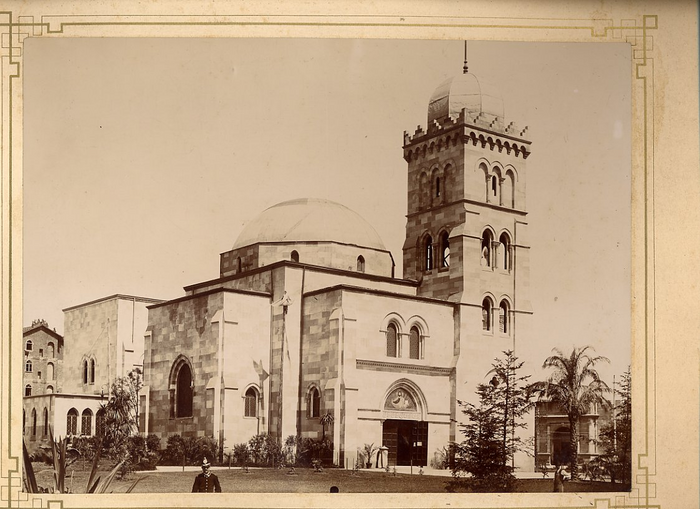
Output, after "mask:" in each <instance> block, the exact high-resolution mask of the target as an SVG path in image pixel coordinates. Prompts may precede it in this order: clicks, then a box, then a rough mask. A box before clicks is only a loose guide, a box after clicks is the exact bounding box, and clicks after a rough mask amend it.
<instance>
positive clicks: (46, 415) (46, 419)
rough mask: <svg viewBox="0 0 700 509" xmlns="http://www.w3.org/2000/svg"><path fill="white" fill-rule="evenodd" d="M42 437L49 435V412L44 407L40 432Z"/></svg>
mask: <svg viewBox="0 0 700 509" xmlns="http://www.w3.org/2000/svg"><path fill="white" fill-rule="evenodd" d="M41 434H42V436H46V435H48V434H49V411H48V410H47V409H46V407H44V427H43V429H42V430H41Z"/></svg>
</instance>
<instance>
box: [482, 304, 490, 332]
mask: <svg viewBox="0 0 700 509" xmlns="http://www.w3.org/2000/svg"><path fill="white" fill-rule="evenodd" d="M481 328H482V329H483V330H484V331H490V330H491V299H489V298H488V297H486V298H485V299H484V300H483V302H482V303H481Z"/></svg>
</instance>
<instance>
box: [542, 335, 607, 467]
mask: <svg viewBox="0 0 700 509" xmlns="http://www.w3.org/2000/svg"><path fill="white" fill-rule="evenodd" d="M589 349H590V350H593V348H592V347H590V346H585V347H583V348H580V349H578V348H576V347H574V349H573V350H572V351H571V355H569V356H568V357H566V356H565V355H564V354H563V353H562V352H561V350H559V349H557V348H555V349H553V350H552V352H554V355H552V356H550V357H548V358H547V359H546V360H545V361H544V364H542V367H543V368H544V369H547V368H552V369H553V371H552V373H551V374H550V375H549V378H548V379H547V381H545V382H537V383H535V384H533V386H532V387H533V389H534V390H535V391H536V392H537V393H539V395H540V397H541V398H544V399H546V400H548V401H551V402H553V403H556V404H557V405H559V407H560V408H561V409H562V410H563V411H564V413H566V415H567V416H568V418H569V444H570V447H571V479H572V480H576V479H578V426H579V418H580V417H581V415H583V414H585V413H588V412H589V411H590V409H591V405H594V404H600V405H603V406H607V405H608V401H607V400H606V399H605V396H604V395H605V394H606V393H608V392H610V389H609V388H608V386H607V384H606V383H605V382H603V381H602V380H601V379H600V376H599V375H598V372H597V371H596V370H595V365H596V364H598V363H599V362H610V359H608V358H607V357H602V356H595V357H591V356H590V355H588V354H587V353H586V352H587V351H588V350H589Z"/></svg>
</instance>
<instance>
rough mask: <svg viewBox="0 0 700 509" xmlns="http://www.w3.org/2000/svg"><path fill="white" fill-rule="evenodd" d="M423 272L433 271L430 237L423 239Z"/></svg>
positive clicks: (431, 240) (431, 241)
mask: <svg viewBox="0 0 700 509" xmlns="http://www.w3.org/2000/svg"><path fill="white" fill-rule="evenodd" d="M424 257H425V271H426V272H429V271H431V270H433V239H432V237H431V236H430V235H428V237H427V238H426V239H425V247H424Z"/></svg>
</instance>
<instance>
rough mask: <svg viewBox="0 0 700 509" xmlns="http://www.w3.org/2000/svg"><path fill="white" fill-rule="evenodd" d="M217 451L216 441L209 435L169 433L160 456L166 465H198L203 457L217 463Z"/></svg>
mask: <svg viewBox="0 0 700 509" xmlns="http://www.w3.org/2000/svg"><path fill="white" fill-rule="evenodd" d="M218 452H219V448H218V445H217V442H216V440H214V439H213V438H211V437H199V438H195V437H182V436H180V435H171V436H170V437H168V442H167V444H166V447H165V449H164V450H163V451H162V452H161V457H162V461H163V463H164V464H166V465H199V464H200V463H201V462H202V459H203V458H205V457H206V458H207V459H208V460H209V461H210V462H212V463H217V462H218V461H217V458H218Z"/></svg>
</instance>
